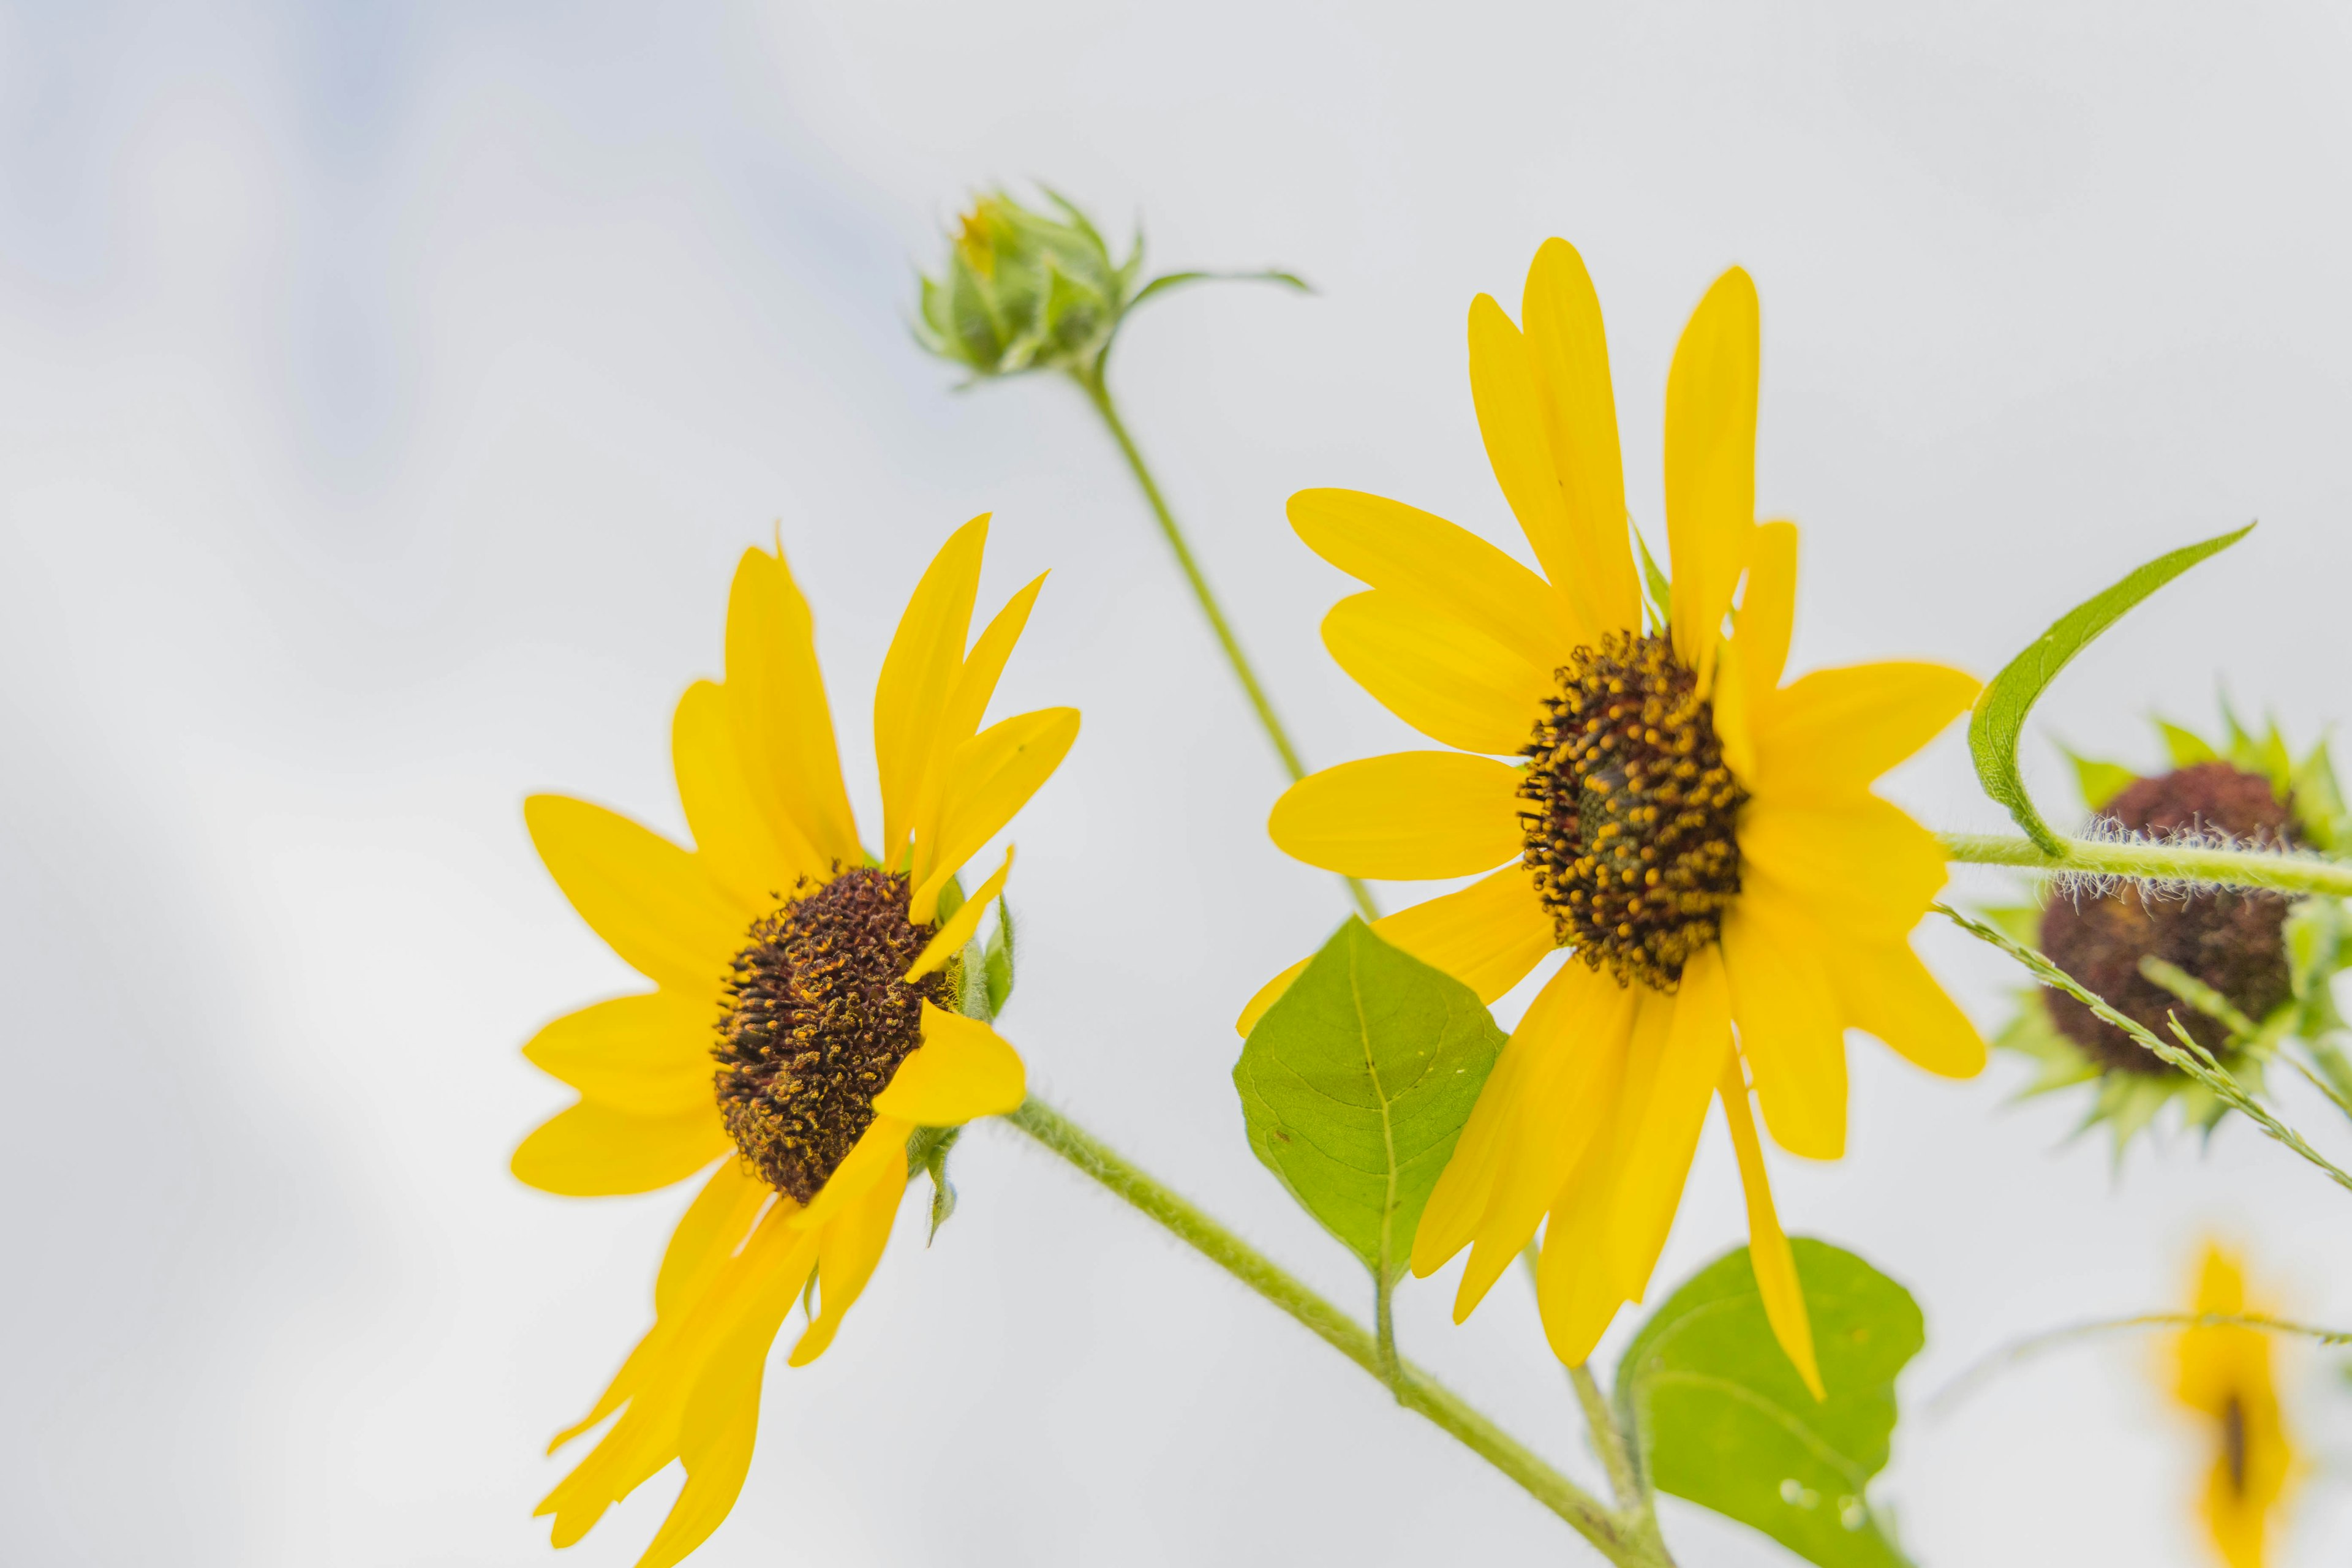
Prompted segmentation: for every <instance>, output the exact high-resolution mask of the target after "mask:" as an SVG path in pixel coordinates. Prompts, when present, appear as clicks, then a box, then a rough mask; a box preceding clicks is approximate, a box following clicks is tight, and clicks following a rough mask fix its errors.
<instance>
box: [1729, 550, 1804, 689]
mask: <svg viewBox="0 0 2352 1568" xmlns="http://www.w3.org/2000/svg"><path fill="white" fill-rule="evenodd" d="M1732 624H1733V627H1734V634H1733V641H1735V642H1736V643H1738V647H1739V651H1740V657H1741V662H1742V663H1743V664H1745V665H1746V666H1747V670H1748V706H1749V708H1750V710H1761V709H1762V708H1763V707H1764V706H1765V700H1766V699H1768V698H1769V697H1770V696H1771V694H1772V693H1773V692H1775V691H1777V690H1779V689H1780V677H1781V676H1782V674H1784V673H1785V672H1786V671H1787V669H1788V668H1789V641H1790V637H1792V636H1793V635H1794V633H1795V631H1796V626H1797V525H1796V524H1795V523H1793V522H1767V523H1759V525H1758V526H1757V529H1756V531H1755V532H1754V533H1753V534H1751V535H1749V536H1748V587H1747V590H1746V592H1744V593H1742V594H1741V595H1740V596H1739V610H1738V614H1737V616H1735V617H1734V619H1733V623H1732Z"/></svg>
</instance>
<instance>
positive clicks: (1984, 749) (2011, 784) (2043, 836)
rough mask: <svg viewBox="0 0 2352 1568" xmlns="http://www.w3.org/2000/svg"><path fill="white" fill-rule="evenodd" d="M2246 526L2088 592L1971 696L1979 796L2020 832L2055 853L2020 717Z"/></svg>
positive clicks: (1971, 746) (1972, 750)
mask: <svg viewBox="0 0 2352 1568" xmlns="http://www.w3.org/2000/svg"><path fill="white" fill-rule="evenodd" d="M2253 527H2254V525H2253V524H2252V523H2251V522H2250V523H2248V524H2246V526H2245V527H2243V528H2242V529H2240V530H2238V531H2236V532H2235V533H2224V534H2221V535H2220V536H2218V537H2216V538H2213V539H2208V540H2206V541H2204V542H2202V543H2199V544H2190V545H2184V546H2183V547H2182V548H2180V549H2179V550H2175V551H2172V552H2169V553H2168V554H2164V555H2159V556H2158V557H2157V558H2156V559H2155V560H2153V561H2151V562H2149V563H2147V565H2145V566H2141V567H2138V568H2137V569H2136V570H2134V571H2132V572H2131V573H2129V574H2126V576H2125V577H2124V579H2123V580H2122V581H2121V582H2119V583H2117V584H2115V585H2114V586H2113V587H2111V588H2108V589H2106V590H2105V592H2103V593H2099V594H2095V595H2092V596H2091V597H2090V598H2088V599H2085V600H2084V601H2083V602H2082V603H2081V604H2079V605H2075V606H2074V608H2073V609H2071V610H2069V611H2067V612H2066V613H2065V614H2064V615H2063V616H2059V617H2058V619H2057V620H2055V621H2053V622H2052V623H2051V626H2050V629H2049V630H2048V631H2046V632H2043V633H2042V635H2041V636H2040V637H2037V638H2035V639H2034V640H2033V642H2032V645H2031V646H2029V647H2027V648H2026V649H2025V651H2024V652H2022V653H2021V654H2019V655H2018V656H2017V657H2016V658H2013V659H2011V660H2010V661H2009V663H2008V665H2007V666H2006V667H2005V668H2002V670H2001V672H2000V674H1999V675H1996V676H1994V677H1993V678H1992V680H1991V682H1990V684H1988V685H1987V686H1986V687H1985V689H1984V690H1983V692H1982V693H1981V694H1980V695H1979V697H1978V698H1977V707H1976V711H1975V713H1973V714H1972V715H1970V716H1969V754H1970V755H1971V756H1973V757H1974V758H1975V759H1976V764H1977V779H1978V782H1979V783H1980V784H1983V785H1984V791H1985V794H1987V795H1990V796H1992V798H1993V799H1994V800H1996V801H1998V802H2000V805H2003V806H2006V807H2007V808H2008V810H2009V815H2010V816H2011V817H2012V818H2014V819H2015V820H2016V822H2017V826H2020V827H2021V828H2023V829H2024V830H2025V834H2026V837H2029V838H2031V839H2032V840H2033V841H2034V842H2035V843H2036V844H2038V845H2040V846H2041V847H2042V848H2044V849H2046V850H2048V851H2050V852H2051V853H2052V854H2053V855H2054V854H2056V853H2057V852H2058V850H2059V847H2060V846H2059V841H2058V836H2057V835H2056V834H2054V833H2053V832H2051V831H2050V825H2049V824H2048V823H2046V822H2044V821H2042V814H2041V813H2040V812H2038V811H2036V810H2034V808H2033V799H2032V796H2031V795H2028V794H2027V793H2026V790H2025V779H2024V776H2023V775H2022V774H2021V773H2019V771H2018V767H2017V741H2018V737H2019V736H2020V735H2021V734H2022V733H2023V732H2024V730H2025V718H2026V715H2027V714H2029V713H2031V712H2032V711H2033V704H2034V703H2035V702H2037V701H2039V700H2041V697H2042V692H2044V691H2045V690H2047V689H2049V687H2050V683H2051V682H2052V681H2053V680H2055V679H2057V678H2058V672H2059V671H2060V670H2062V669H2063V668H2066V665H2067V661H2069V660H2070V659H2072V658H2074V656H2075V655H2076V654H2078V653H2080V652H2082V651H2083V649H2084V648H2085V647H2089V646H2090V643H2091V640H2092V639H2093V638H2095V637H2097V636H2098V635H2099V634H2100V633H2101V632H2103V631H2105V630H2106V629H2107V628H2108V627H2109V626H2113V625H2115V624H2116V620H2118V619H2119V618H2120V617H2121V616H2123V614H2124V612H2125V611H2126V610H2128V609H2130V608H2131V607H2132V606H2133V605H2137V604H2138V603H2139V602H2140V601H2141V600H2142V599H2145V598H2147V596H2148V595H2150V594H2153V593H2155V592H2156V591H2157V590H2158V588H2161V587H2162V586H2164V584H2167V583H2169V582H2171V581H2172V580H2173V579H2174V578H2175V577H2178V576H2179V575H2180V574H2182V573H2183V572H2186V571H2188V570H2189V568H2190V567H2191V566H2194V565H2196V564H2197V563H2199V562H2200V561H2202V560H2204V559H2205V558H2206V557H2207V556H2209V555H2212V554H2215V553H2218V552H2221V551H2223V550H2227V549H2228V548H2229V547H2230V546H2231V545H2232V544H2235V543H2236V542H2238V541H2240V540H2241V539H2243V538H2244V537H2245V536H2246V535H2247V534H2248V533H2250V532H2252V531H2253Z"/></svg>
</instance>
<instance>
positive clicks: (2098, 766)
mask: <svg viewBox="0 0 2352 1568" xmlns="http://www.w3.org/2000/svg"><path fill="white" fill-rule="evenodd" d="M2058 749H2059V750H2060V751H2062V752H2066V760H2067V761H2068V762H2070V763H2074V782H2075V783H2076V784H2079V785H2081V786H2082V791H2083V804H2084V805H2087V806H2089V807H2090V808H2091V809H2092V810H2093V811H2105V810H2106V809H2107V802H2109V801H2111V800H2113V799H2115V798H2116V796H2117V795H2121V794H2123V793H2124V791H2126V790H2127V789H2129V788H2131V786H2132V785H2133V784H2137V783H2138V782H2139V775H2138V774H2137V773H2134V772H2132V771H2131V770H2130V769H2129V768H2127V767H2126V766H2124V765H2123V764H2122V763H2103V762H2099V761H2097V760H2095V759H2094V758H2091V757H2081V756H2076V755H2075V754H2074V752H2071V751H2067V750H2066V748H2065V747H2063V746H2061V747H2059V748H2058Z"/></svg>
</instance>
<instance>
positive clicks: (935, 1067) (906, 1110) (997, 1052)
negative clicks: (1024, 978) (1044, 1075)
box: [874, 1002, 1029, 1127]
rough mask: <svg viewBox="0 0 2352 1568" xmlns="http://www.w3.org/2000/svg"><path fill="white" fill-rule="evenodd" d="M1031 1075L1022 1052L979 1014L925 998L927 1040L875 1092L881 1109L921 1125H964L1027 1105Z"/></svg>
mask: <svg viewBox="0 0 2352 1568" xmlns="http://www.w3.org/2000/svg"><path fill="white" fill-rule="evenodd" d="M1028 1095H1029V1079H1028V1075H1027V1073H1026V1071H1025V1070H1024V1068H1023V1067H1022V1065H1021V1053H1020V1052H1018V1051H1016V1050H1014V1049H1013V1047H1011V1046H1010V1045H1008V1044H1006V1043H1005V1040H1004V1038H1003V1036H1001V1035H999V1034H998V1033H997V1032H996V1031H995V1030H993V1029H992V1028H990V1027H989V1026H987V1025H985V1024H983V1023H982V1022H981V1021H980V1020H979V1019H977V1018H966V1017H963V1016H961V1015H959V1014H955V1013H949V1012H944V1011H942V1010H941V1009H940V1008H937V1007H934V1006H932V1005H930V1004H929V1002H926V1003H924V1004H923V1043H922V1044H921V1045H920V1046H919V1047H916V1048H915V1050H914V1051H913V1053H912V1054H910V1055H909V1056H908V1058H907V1059H906V1060H905V1061H903V1062H900V1063H899V1064H898V1071H897V1072H896V1073H894V1074H892V1075H891V1079H890V1085H889V1087H888V1088H887V1089H884V1090H883V1091H882V1092H881V1093H879V1094H877V1095H876V1096H875V1097H874V1110H875V1111H876V1113H877V1114H878V1115H882V1116H887V1117H896V1118H898V1120H900V1121H908V1122H911V1123H913V1124H914V1125H915V1126H918V1127H961V1126H962V1125H963V1124H964V1123H965V1122H967V1121H976V1120H978V1119H979V1118H981V1117H982V1116H1002V1115H1003V1114H1004V1113H1005V1112H1007V1111H1010V1110H1020V1109H1021V1102H1022V1101H1023V1100H1025V1099H1027V1098H1028Z"/></svg>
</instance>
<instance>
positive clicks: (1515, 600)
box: [1287, 489, 1577, 723]
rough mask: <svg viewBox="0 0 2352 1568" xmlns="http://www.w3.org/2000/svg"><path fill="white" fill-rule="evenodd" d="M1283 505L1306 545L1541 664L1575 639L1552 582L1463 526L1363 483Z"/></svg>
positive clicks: (1552, 664) (1303, 495)
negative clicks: (1373, 491) (1377, 492)
mask: <svg viewBox="0 0 2352 1568" xmlns="http://www.w3.org/2000/svg"><path fill="white" fill-rule="evenodd" d="M1287 513H1288V516H1289V518H1290V526H1291V528H1292V530H1293V531H1296V532H1297V535H1298V537H1299V538H1300V540H1302V541H1303V542H1305V543H1306V545H1307V549H1309V550H1312V551H1313V552H1315V553H1316V554H1318V555H1320V556H1321V557H1322V558H1323V559H1324V560H1326V561H1328V562H1329V563H1331V564H1332V565H1334V566H1337V567H1338V568H1339V570H1340V571H1342V572H1345V573H1346V574H1348V575H1349V576H1350V577H1354V578H1356V579H1358V580H1359V581H1360V582H1362V583H1363V584H1365V585H1366V586H1368V587H1372V588H1378V589H1381V590H1382V591H1383V592H1386V593H1392V594H1395V595H1399V596H1401V597H1402V598H1405V599H1409V600H1411V601H1412V602H1413V603H1415V604H1420V605H1428V606H1429V607H1430V608H1432V609H1433V610H1435V611H1437V612H1438V613H1440V614H1441V615H1444V616H1451V617H1452V618H1453V619H1454V620H1457V621H1465V622H1467V623H1469V624H1470V625H1472V626H1479V627H1483V628H1484V629H1485V630H1486V632H1487V634H1488V635H1490V636H1491V637H1494V639H1495V640H1496V642H1499V643H1501V644H1502V645H1503V646H1504V647H1507V648H1509V649H1510V650H1511V651H1512V652H1513V653H1516V654H1517V655H1518V656H1519V657H1520V658H1523V659H1525V660H1527V661H1528V663H1529V664H1531V665H1533V666H1534V667H1535V668H1538V669H1557V668H1559V666H1560V665H1562V664H1563V663H1565V662H1567V659H1568V656H1569V654H1570V652H1571V651H1573V650H1574V648H1575V647H1576V632H1577V625H1576V623H1575V621H1574V620H1573V618H1572V617H1571V616H1570V615H1569V614H1568V613H1567V612H1566V610H1565V609H1564V601H1563V600H1562V599H1561V598H1560V596H1559V594H1557V593H1556V592H1554V591H1553V589H1552V586H1551V584H1549V583H1546V582H1545V581H1544V580H1543V579H1542V578H1540V577H1538V576H1537V575H1536V574H1534V573H1532V572H1530V571H1528V569H1527V568H1526V567H1524V566H1522V565H1520V564H1519V563H1517V561H1514V560H1512V559H1511V558H1510V557H1509V556H1508V555H1506V554H1505V553H1503V552H1501V551H1500V550H1497V549H1496V548H1495V547H1494V546H1493V545H1491V544H1489V543H1487V542H1486V541H1485V540H1483V539H1481V538H1479V537H1478V536H1477V535H1476V534H1475V533H1473V532H1471V531H1469V530H1468V529H1466V528H1462V527H1459V526H1457V525H1456V524H1454V523H1451V522H1448V521H1445V520H1444V518H1442V517H1439V516H1437V515H1435V514H1434V513H1433V512H1426V511H1423V510H1421V509H1419V508H1418V507H1410V506H1407V505H1405V504H1404V503H1403V502H1402V501H1393V500H1389V499H1388V498H1387V497H1385V496H1375V495H1366V494H1365V493H1364V492H1363V491H1361V490H1339V489H1316V490H1300V491H1299V492H1298V493H1297V494H1296V495H1294V496H1292V497H1291V498H1290V504H1289V507H1288V509H1287ZM1529 722H1530V723H1532V722H1533V716H1532V715H1530V716H1529Z"/></svg>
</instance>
